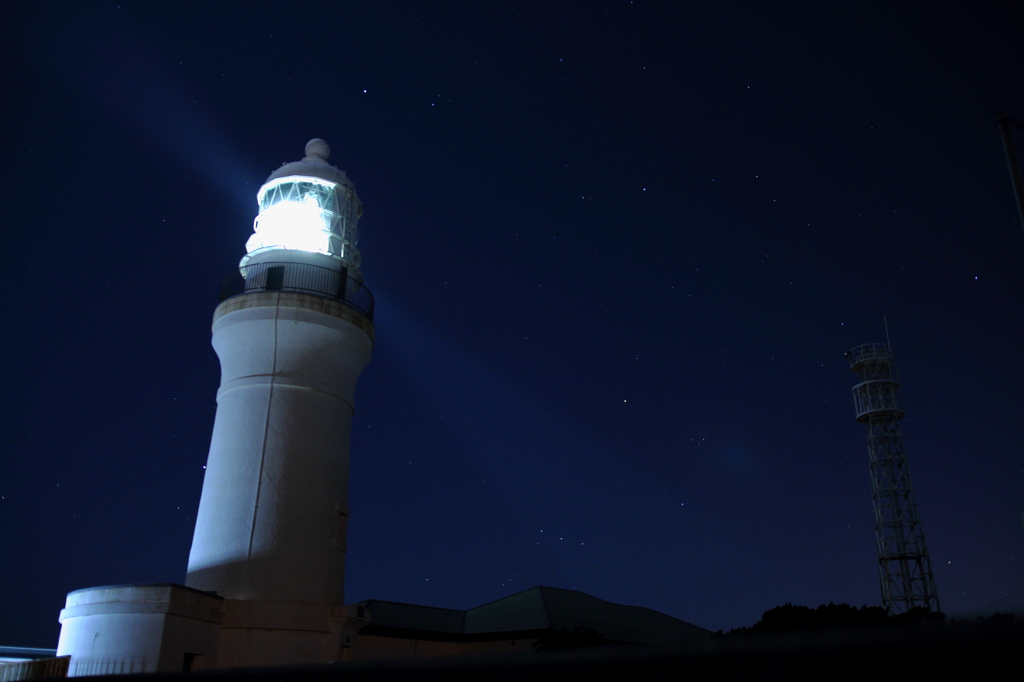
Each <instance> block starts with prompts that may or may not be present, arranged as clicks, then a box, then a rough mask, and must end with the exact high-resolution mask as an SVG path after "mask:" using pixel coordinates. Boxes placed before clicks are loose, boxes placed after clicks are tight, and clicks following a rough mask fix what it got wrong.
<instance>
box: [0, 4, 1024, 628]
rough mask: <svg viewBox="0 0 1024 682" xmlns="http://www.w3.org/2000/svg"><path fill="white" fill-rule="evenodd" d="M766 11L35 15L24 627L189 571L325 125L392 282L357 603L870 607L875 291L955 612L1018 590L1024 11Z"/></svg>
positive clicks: (21, 319) (16, 518)
mask: <svg viewBox="0 0 1024 682" xmlns="http://www.w3.org/2000/svg"><path fill="white" fill-rule="evenodd" d="M777 4H778V3H756V2H751V3H719V2H707V3H696V2H686V3H679V4H674V3H668V2H651V1H648V0H635V2H629V0H617V1H615V2H586V3H567V2H566V3H495V2H480V3H471V2H465V3H454V4H450V5H445V4H444V3H432V2H418V3H417V2H408V3H402V2H380V3H376V2H352V3H340V2H338V3H302V2H287V3H285V2H281V3H256V2H238V3H233V4H232V3H205V2H192V3H189V2H175V3H151V2H122V3H120V4H117V3H115V2H90V3H81V4H76V3H55V2H49V3H44V2H39V3H19V4H17V5H12V6H10V7H8V9H7V10H5V16H4V20H3V22H2V28H0V51H2V52H0V54H2V57H0V59H2V70H0V93H2V98H3V112H2V119H3V120H4V125H3V129H2V130H3V134H2V136H0V145H2V147H0V153H2V158H3V166H4V172H3V176H2V177H3V183H2V184H0V207H2V209H3V212H2V215H3V225H2V234H3V243H4V246H5V251H6V254H7V255H6V258H5V259H4V266H3V268H2V277H3V290H4V292H5V295H4V307H5V313H4V320H5V321H4V325H5V333H4V335H3V347H4V349H5V350H4V359H5V363H6V370H5V376H4V391H3V409H2V415H3V420H4V423H3V449H2V455H0V535H2V548H3V549H2V550H0V577H2V584H3V589H2V590H0V644H4V645H19V646H38V647H53V646H56V642H57V635H58V632H59V624H58V622H57V616H58V613H59V611H60V608H61V607H62V606H63V603H64V596H65V594H66V593H67V592H68V591H70V590H74V589H78V588H83V587H91V586H97V585H108V584H118V583H131V582H183V581H184V577H185V566H186V562H187V559H188V551H189V545H190V543H191V539H192V530H193V525H194V523H195V512H196V509H197V506H198V503H199V494H200V489H201V485H202V480H203V465H204V464H205V462H206V456H207V450H208V447H209V441H210V434H211V428H212V424H213V418H214V412H215V409H216V405H215V402H214V399H215V392H216V389H217V386H218V383H219V366H218V362H217V358H216V356H215V355H214V353H213V350H212V349H211V347H210V323H211V316H212V313H213V310H214V308H215V306H216V305H217V297H218V291H219V285H220V280H221V278H222V277H223V276H224V275H225V273H227V272H228V271H229V270H231V269H232V268H233V267H235V266H236V264H237V262H238V259H239V258H240V257H241V256H242V254H243V253H244V244H245V241H246V239H247V238H248V235H249V234H250V233H251V230H252V221H253V218H254V217H255V214H256V201H255V194H256V191H257V189H258V188H259V186H260V185H261V184H262V182H263V181H264V179H265V178H266V176H267V175H268V174H269V173H270V172H271V171H273V170H274V169H275V168H277V167H278V166H279V165H280V164H281V163H282V162H285V161H294V160H297V159H299V158H301V156H302V154H303V146H304V145H305V143H306V141H307V140H308V139H310V138H312V137H322V138H324V139H326V140H327V141H328V142H329V143H330V145H331V148H332V156H331V162H332V163H334V164H336V165H337V166H338V167H339V168H342V169H344V170H345V171H347V173H348V174H349V177H350V178H352V180H353V181H354V182H355V185H356V187H357V190H358V192H359V195H360V197H361V199H362V201H363V203H364V206H365V215H364V217H363V219H362V220H361V221H360V225H359V227H360V232H361V234H362V239H361V241H360V244H359V247H360V249H361V251H362V253H363V259H364V260H363V262H364V265H363V271H364V273H365V275H366V281H367V284H368V285H369V287H370V288H371V290H372V291H373V292H374V294H375V295H376V297H377V316H376V325H377V345H376V347H375V350H374V357H373V360H372V361H371V363H370V365H369V367H368V368H367V370H366V371H365V372H364V374H363V376H362V378H361V379H360V382H359V386H358V388H357V391H356V401H357V409H356V413H355V417H354V424H353V432H354V433H353V438H352V464H351V467H352V468H351V471H352V475H351V492H350V504H351V509H352V517H351V522H350V524H349V532H350V536H349V551H348V563H347V566H348V568H347V578H346V581H347V582H346V592H347V599H348V601H349V602H353V601H358V600H363V599H367V598H374V599H384V600H395V601H403V602H411V603H416V604H426V605H433V606H444V607H450V608H469V607H472V606H476V605H479V604H482V603H485V602H488V601H491V600H494V599H497V598H500V597H502V596H506V595H508V594H511V593H514V592H517V591H519V590H522V589H526V588H529V587H532V586H534V585H550V586H554V587H562V588H570V589H577V590H582V591H584V592H587V593H589V594H592V595H595V596H597V597H600V598H602V599H606V600H609V601H613V602H619V603H625V604H635V605H642V606H648V607H651V608H653V609H657V610H659V611H663V612H665V613H668V614H670V615H672V616H676V617H678V618H682V619H684V620H686V621H689V622H692V623H695V624H697V625H700V626H703V627H706V628H709V629H712V630H717V629H719V628H724V629H729V628H732V627H738V626H742V625H750V624H751V623H753V622H754V621H756V620H757V619H758V618H759V617H760V615H761V613H762V612H763V611H765V610H766V609H769V608H771V607H774V606H777V605H780V604H783V603H785V602H793V603H797V604H806V605H811V606H815V605H818V604H820V603H827V602H829V601H835V602H849V603H852V604H855V605H861V604H872V605H875V604H879V603H880V594H879V587H878V579H877V571H876V555H875V552H876V549H875V540H874V518H873V514H872V506H871V489H870V480H869V477H868V466H867V450H866V446H865V440H866V439H865V432H864V428H863V427H862V426H861V425H859V424H858V423H857V422H856V421H855V415H854V411H853V401H852V398H851V390H850V389H851V387H852V386H853V384H854V383H856V376H855V375H854V374H853V373H852V372H850V370H849V368H848V364H847V361H846V359H845V358H844V357H843V354H844V352H845V351H847V350H849V349H850V348H851V347H853V346H855V345H858V344H861V343H868V342H881V341H884V340H885V334H886V332H885V326H884V324H883V314H884V315H886V316H887V319H888V326H889V332H890V335H891V339H892V344H893V348H894V350H895V353H896V356H897V360H898V362H899V368H900V371H901V375H902V377H901V378H902V380H903V405H904V407H905V409H906V411H907V414H908V416H907V418H906V419H905V420H904V421H903V433H904V436H905V442H906V447H907V454H908V460H909V463H910V469H911V472H912V475H913V479H914V484H915V487H916V494H917V501H918V505H919V510H920V514H921V518H922V521H923V526H924V531H925V535H926V538H927V541H928V546H929V549H930V551H931V555H932V561H933V567H934V570H935V581H936V585H937V588H938V592H939V596H940V599H941V602H942V607H943V610H944V611H945V612H947V614H950V615H954V616H973V615H976V614H979V613H991V612H994V611H1024V589H1022V588H1024V526H1022V524H1021V510H1024V458H1022V448H1024V423H1022V422H1024V419H1022V406H1024V405H1022V403H1024V396H1022V390H1024V389H1022V386H1024V353H1022V352H1021V351H1022V339H1024V319H1022V314H1021V310H1022V306H1024V230H1022V228H1021V225H1020V223H1019V221H1018V219H1017V209H1016V206H1015V203H1014V198H1013V193H1012V189H1011V185H1010V180H1009V175H1008V173H1007V168H1006V162H1005V158H1004V155H1003V149H1002V144H1001V140H1000V137H999V132H998V129H997V126H996V113H997V112H998V111H999V110H1000V109H1005V110H1007V111H1008V112H1009V113H1010V115H1011V116H1015V117H1016V118H1020V119H1024V47H1022V45H1024V43H1022V42H1021V39H1020V38H1021V32H1022V28H1024V5H1022V4H1020V3H1016V2H1004V3H973V4H971V7H970V8H969V9H968V8H966V6H967V4H966V3H952V4H951V5H944V4H943V3H920V4H918V5H917V6H916V7H914V6H911V3H907V4H902V3H901V4H900V5H901V7H894V6H892V3H853V4H852V5H851V4H850V3H846V4H843V5H842V6H840V3H832V4H833V7H831V8H825V7H823V6H822V5H823V4H825V3H820V2H807V3H790V4H789V5H788V7H787V8H784V9H780V8H779V7H777V6H775V5H777ZM1017 139H1018V148H1019V149H1020V153H1022V154H1024V133H1020V134H1018V138H1017ZM1006 595H1010V596H1006Z"/></svg>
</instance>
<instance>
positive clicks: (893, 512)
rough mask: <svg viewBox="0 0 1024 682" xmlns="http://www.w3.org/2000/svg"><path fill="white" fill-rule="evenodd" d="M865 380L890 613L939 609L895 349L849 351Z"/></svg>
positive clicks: (860, 412)
mask: <svg viewBox="0 0 1024 682" xmlns="http://www.w3.org/2000/svg"><path fill="white" fill-rule="evenodd" d="M846 357H848V358H849V359H850V369H852V370H853V371H854V372H856V373H857V375H858V376H859V377H860V379H861V382H860V383H859V384H857V385H856V386H854V387H853V402H854V405H855V406H856V409H857V421H859V422H860V423H861V424H864V425H866V426H867V428H868V457H869V461H870V469H871V497H872V500H873V501H874V505H875V538H876V540H877V542H878V577H879V580H880V581H881V585H882V605H883V606H884V607H885V610H886V611H888V613H889V615H897V614H900V613H906V612H907V611H909V610H910V609H912V608H917V607H924V608H926V609H928V610H929V611H939V610H940V609H939V596H938V593H937V592H936V591H935V578H934V577H933V576H932V565H931V560H930V559H929V557H928V548H927V546H926V545H925V542H924V531H922V530H921V519H920V517H919V516H918V514H917V503H916V502H915V501H914V491H913V488H912V487H911V485H910V469H909V468H908V467H907V457H906V452H905V450H904V449H903V437H902V435H901V434H900V419H902V418H903V416H904V412H903V410H901V409H900V407H899V403H898V402H897V399H896V398H897V393H898V391H899V387H900V383H899V378H898V377H897V374H896V363H895V362H894V360H893V355H892V348H891V347H890V346H889V344H887V343H868V344H864V345H863V346H857V347H856V348H854V349H853V350H852V351H850V352H849V353H847V354H846Z"/></svg>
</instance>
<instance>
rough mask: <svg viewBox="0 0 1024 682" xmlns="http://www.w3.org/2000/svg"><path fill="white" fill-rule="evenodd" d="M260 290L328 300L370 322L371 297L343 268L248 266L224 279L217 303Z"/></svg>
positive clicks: (293, 264)
mask: <svg viewBox="0 0 1024 682" xmlns="http://www.w3.org/2000/svg"><path fill="white" fill-rule="evenodd" d="M260 291H290V292H298V293H302V294H312V295H313V296H320V297H322V298H329V299H331V300H333V301H338V302H339V303H341V304H343V305H346V306H348V307H349V308H352V309H353V310H356V311H358V312H360V313H362V314H363V315H365V316H366V317H367V318H369V320H370V321H371V322H372V321H373V294H371V293H370V290H369V289H367V288H366V285H365V284H363V283H362V282H360V281H359V280H357V279H355V278H354V277H349V276H348V271H347V270H344V269H342V270H334V269H332V268H325V267H323V266H320V265H310V264H308V263H250V264H249V265H244V266H242V267H240V268H237V269H235V270H232V271H231V272H229V273H228V274H227V275H226V276H225V277H224V280H223V281H222V282H221V285H220V300H221V301H224V300H227V299H229V298H231V297H232V296H241V295H242V294H253V293H256V292H260Z"/></svg>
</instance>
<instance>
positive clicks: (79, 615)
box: [57, 585, 223, 677]
mask: <svg viewBox="0 0 1024 682" xmlns="http://www.w3.org/2000/svg"><path fill="white" fill-rule="evenodd" d="M222 601H223V600H221V599H218V598H216V597H211V596H209V595H205V594H202V593H199V592H196V591H195V590H190V589H187V588H185V587H182V586H180V585H119V586H113V587H94V588H91V589H86V590H77V591H75V592H72V593H70V594H69V595H68V597H67V603H66V605H65V608H64V609H63V610H62V611H61V614H60V621H61V630H60V640H59V642H58V644H57V655H58V656H71V665H70V667H69V670H68V675H69V676H70V677H81V676H85V675H103V674H121V673H137V672H179V671H181V670H182V667H183V665H184V661H185V654H186V653H188V654H191V655H192V656H193V657H198V658H199V660H201V661H202V662H203V663H204V664H206V665H209V666H211V667H212V665H214V664H215V663H216V658H217V653H218V647H219V636H220V625H219V624H218V623H217V622H216V621H218V620H220V615H219V613H220V611H219V609H220V605H221V602H222Z"/></svg>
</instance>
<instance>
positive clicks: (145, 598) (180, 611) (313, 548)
mask: <svg viewBox="0 0 1024 682" xmlns="http://www.w3.org/2000/svg"><path fill="white" fill-rule="evenodd" d="M329 156H330V149H329V147H328V145H327V143H326V142H324V141H323V140H321V139H313V140H310V141H309V142H308V143H307V144H306V148H305V156H304V158H302V159H301V160H299V161H295V162H292V163H285V164H284V165H282V166H281V167H280V168H278V169H277V170H276V171H274V172H273V173H271V174H270V177H268V178H267V181H266V182H265V183H264V184H263V186H262V187H260V190H259V193H258V194H257V202H258V205H259V210H258V214H257V216H256V218H255V221H254V225H253V233H252V235H251V236H250V237H249V239H248V241H247V242H246V244H245V250H246V253H245V255H244V256H243V257H242V259H241V262H240V263H239V265H238V267H237V268H236V269H234V270H232V271H231V273H229V275H228V276H227V277H226V278H225V280H224V281H223V283H222V286H221V291H220V299H221V300H220V303H219V305H218V306H217V308H216V310H215V311H214V314H213V347H214V350H215V351H216V353H217V356H218V358H219V360H220V366H221V382H220V387H219V389H218V391H217V415H216V419H215V421H214V427H213V436H212V439H211V444H210V452H209V456H208V460H207V464H206V474H205V478H204V481H203V491H202V497H201V499H200V503H199V512H198V515H197V519H196V526H195V533H194V535H193V540H192V548H191V552H190V554H189V560H188V571H187V576H186V580H185V585H178V584H144V585H115V586H107V587H96V588H87V589H84V590H77V591H75V592H72V593H70V594H69V595H68V597H67V602H66V606H65V608H64V609H63V610H62V611H61V616H60V620H61V634H60V641H59V643H58V655H70V656H71V657H72V658H71V664H70V670H69V674H70V675H72V676H77V675H97V674H110V673H128V672H164V671H167V672H169V671H180V670H193V669H201V668H224V667H235V666H252V665H281V664H301V663H317V662H327V661H334V660H344V659H345V658H346V651H347V650H350V649H351V647H352V645H353V643H354V640H355V637H356V634H357V633H358V631H359V630H360V629H361V628H362V627H363V626H365V625H366V622H367V620H368V615H367V614H366V612H365V610H364V608H363V607H362V606H353V607H346V606H345V605H344V596H345V592H344V580H345V547H346V528H347V522H348V515H349V507H348V472H349V438H350V433H351V426H352V413H353V410H354V405H355V400H354V397H353V396H354V393H355V387H356V381H357V380H358V378H359V374H360V372H361V371H362V370H363V368H364V367H365V366H366V364H367V363H368V362H369V360H370V355H371V352H372V350H373V340H374V327H373V297H372V295H371V294H370V292H369V290H368V289H367V288H366V286H365V285H364V283H363V275H362V272H361V271H360V269H359V266H360V255H359V251H358V249H357V246H356V244H357V242H358V222H359V217H360V215H361V214H362V204H361V203H360V201H359V197H358V196H357V194H356V191H355V187H354V185H353V184H352V182H351V181H350V180H349V179H348V176H347V175H346V174H345V172H344V171H342V170H339V169H338V168H336V167H335V166H333V165H331V164H330V163H329V161H328V159H329Z"/></svg>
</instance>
